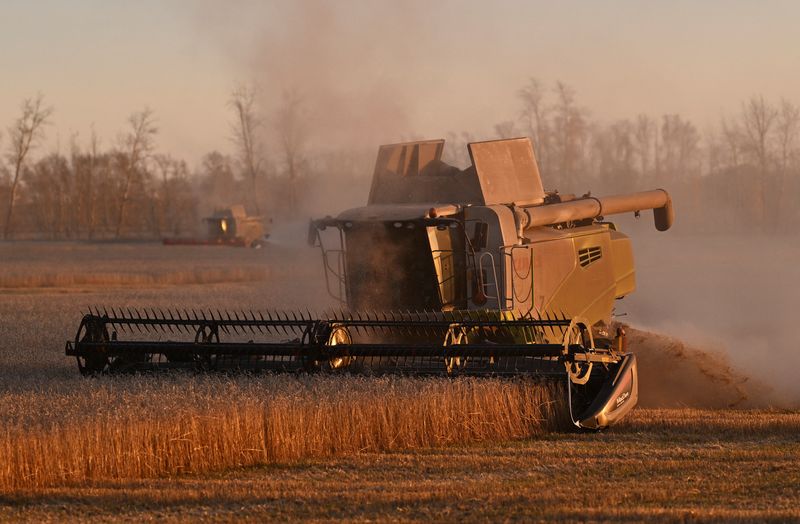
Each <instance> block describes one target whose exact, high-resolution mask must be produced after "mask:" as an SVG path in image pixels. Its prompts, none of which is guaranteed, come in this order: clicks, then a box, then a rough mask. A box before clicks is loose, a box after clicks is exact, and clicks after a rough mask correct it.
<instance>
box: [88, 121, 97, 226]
mask: <svg viewBox="0 0 800 524" xmlns="http://www.w3.org/2000/svg"><path fill="white" fill-rule="evenodd" d="M97 147H98V138H97V132H96V131H95V129H94V125H92V138H91V140H90V142H89V165H88V166H87V177H86V198H87V200H88V202H87V207H88V213H87V217H86V222H87V224H86V227H87V235H88V237H89V240H92V238H93V237H94V228H95V222H96V215H97V205H96V202H97V199H96V196H95V195H96V193H97V188H96V185H97V181H96V178H97V174H96V171H97Z"/></svg>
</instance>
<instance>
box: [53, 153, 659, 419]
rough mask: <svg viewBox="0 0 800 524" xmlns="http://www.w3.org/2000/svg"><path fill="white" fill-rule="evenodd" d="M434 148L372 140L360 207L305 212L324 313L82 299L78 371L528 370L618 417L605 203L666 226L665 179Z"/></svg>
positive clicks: (577, 411)
mask: <svg viewBox="0 0 800 524" xmlns="http://www.w3.org/2000/svg"><path fill="white" fill-rule="evenodd" d="M443 147H444V141H443V140H434V141H423V142H413V143H406V144H395V145H386V146H381V148H380V150H379V152H378V159H377V162H376V166H375V172H374V175H373V181H372V187H371V190H370V196H369V200H368V203H367V205H366V206H364V207H359V208H355V209H350V210H347V211H344V212H342V213H340V214H339V215H338V216H336V217H326V218H323V219H319V220H313V221H312V222H311V224H310V228H309V242H310V243H311V244H313V245H316V246H319V247H320V248H321V250H322V258H323V265H324V268H325V276H326V283H327V288H328V292H329V293H330V294H331V295H332V296H334V297H335V298H336V299H337V300H339V302H340V303H341V309H340V310H339V311H338V312H331V313H330V314H326V315H312V314H311V313H307V312H303V313H298V312H267V313H266V314H264V313H254V312H241V313H239V312H236V313H228V312H212V311H200V312H197V311H185V310H182V311H167V312H164V311H154V310H150V311H143V312H142V311H129V310H125V311H121V310H118V309H115V308H111V309H110V310H109V309H102V310H101V309H95V310H92V311H90V312H89V314H87V315H85V316H84V318H83V320H82V322H81V325H80V327H79V330H78V334H77V335H76V337H75V340H74V341H70V342H68V343H67V354H68V355H71V356H75V357H77V359H78V363H79V367H80V369H81V371H82V372H84V373H86V374H92V373H99V372H108V371H131V370H132V371H137V370H143V369H157V368H161V367H184V368H186V367H188V368H193V369H197V368H200V369H217V370H220V369H231V368H236V369H240V368H245V369H264V370H272V371H310V372H329V373H347V372H356V373H401V374H416V375H419V374H422V375H437V374H438V375H450V376H453V375H489V376H504V375H511V376H519V375H523V376H534V377H542V378H546V379H552V380H555V381H557V384H562V385H563V390H564V397H565V401H566V403H567V405H568V407H569V409H568V411H569V417H570V420H571V422H572V423H573V424H574V425H575V426H577V427H580V428H586V429H602V428H605V427H607V426H610V425H612V424H613V423H615V422H617V421H619V420H620V419H621V418H622V417H624V415H625V414H626V413H628V412H629V411H630V410H631V409H632V408H633V407H634V406H635V405H636V402H637V398H638V377H637V373H636V358H635V356H634V355H633V354H632V353H630V352H628V351H627V349H626V347H625V334H624V331H623V330H622V328H617V327H614V325H613V324H612V322H611V314H612V309H613V305H614V301H615V300H616V299H619V298H622V297H624V296H625V295H627V294H629V293H631V292H632V291H633V290H634V288H635V276H634V266H633V255H632V249H631V245H630V240H629V239H628V237H627V236H625V235H624V234H622V233H620V232H618V231H617V230H616V228H615V227H614V225H613V224H611V223H609V222H606V221H604V217H605V216H608V215H612V214H616V213H626V212H638V211H640V210H642V209H653V210H654V216H655V224H656V228H657V229H659V230H661V231H663V230H666V229H668V228H669V227H670V226H671V224H672V220H673V214H672V204H671V201H670V198H669V195H668V194H667V192H666V191H663V190H660V189H659V190H654V191H646V192H641V193H634V194H627V195H617V196H610V197H602V198H596V197H591V196H588V195H587V196H584V197H580V198H575V197H573V196H570V195H559V194H558V193H556V192H546V191H544V189H543V186H542V182H541V178H540V176H539V170H538V167H537V164H536V160H535V157H534V152H533V147H532V145H531V142H530V141H529V140H528V139H527V138H519V139H511V140H496V141H489V142H477V143H472V144H469V153H470V157H471V159H472V165H471V166H470V167H468V168H467V169H464V170H461V169H458V168H456V167H453V166H450V165H447V164H446V163H444V162H442V160H441V156H442V150H443ZM141 332H144V333H158V334H159V335H158V336H157V337H150V338H148V339H147V340H141V338H142V335H141V334H140V333H141Z"/></svg>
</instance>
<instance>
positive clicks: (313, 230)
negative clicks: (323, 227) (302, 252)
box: [308, 220, 319, 247]
mask: <svg viewBox="0 0 800 524" xmlns="http://www.w3.org/2000/svg"><path fill="white" fill-rule="evenodd" d="M317 238H319V231H318V230H317V223H316V222H315V221H314V220H312V221H310V222H309V223H308V245H309V246H311V247H314V246H316V245H317Z"/></svg>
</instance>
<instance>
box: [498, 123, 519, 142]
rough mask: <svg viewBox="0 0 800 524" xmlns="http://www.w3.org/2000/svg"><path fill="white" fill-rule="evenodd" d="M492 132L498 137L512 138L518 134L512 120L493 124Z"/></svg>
mask: <svg viewBox="0 0 800 524" xmlns="http://www.w3.org/2000/svg"><path fill="white" fill-rule="evenodd" d="M494 132H495V134H496V135H497V137H498V138H514V137H517V136H519V133H518V132H517V127H516V125H515V124H514V121H513V120H504V121H502V122H498V123H496V124H495V125H494Z"/></svg>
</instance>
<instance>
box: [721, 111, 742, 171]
mask: <svg viewBox="0 0 800 524" xmlns="http://www.w3.org/2000/svg"><path fill="white" fill-rule="evenodd" d="M720 126H721V128H722V139H723V141H724V142H725V148H726V149H727V150H728V165H729V167H737V166H739V164H740V162H741V152H742V146H743V144H744V135H743V134H742V128H741V126H740V125H739V123H738V122H737V121H736V120H729V119H727V118H723V119H722V123H721V124H720Z"/></svg>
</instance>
